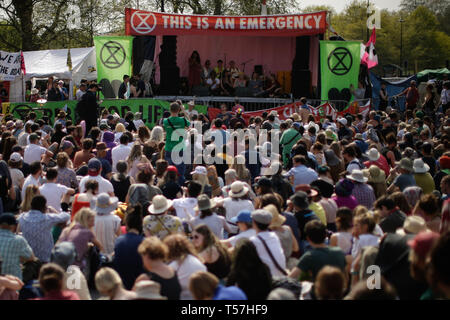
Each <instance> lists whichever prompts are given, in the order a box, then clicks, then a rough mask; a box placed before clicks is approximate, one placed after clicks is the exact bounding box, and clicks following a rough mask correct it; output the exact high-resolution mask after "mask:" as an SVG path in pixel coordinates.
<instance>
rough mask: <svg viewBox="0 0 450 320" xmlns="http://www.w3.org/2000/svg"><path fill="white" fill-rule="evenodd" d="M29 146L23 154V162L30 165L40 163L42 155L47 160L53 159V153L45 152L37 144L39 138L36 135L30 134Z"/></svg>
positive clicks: (44, 149)
mask: <svg viewBox="0 0 450 320" xmlns="http://www.w3.org/2000/svg"><path fill="white" fill-rule="evenodd" d="M29 138H30V144H29V145H28V146H27V147H26V148H25V153H24V157H23V161H24V162H26V163H28V164H31V163H32V162H34V161H41V158H42V155H45V156H46V157H48V158H51V157H53V152H51V151H50V150H47V149H46V148H44V147H41V146H40V145H39V144H38V143H39V137H38V135H37V134H35V133H32V134H30V137H29Z"/></svg>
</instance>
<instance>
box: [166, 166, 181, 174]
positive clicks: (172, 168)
mask: <svg viewBox="0 0 450 320" xmlns="http://www.w3.org/2000/svg"><path fill="white" fill-rule="evenodd" d="M167 171H172V172H175V173H176V174H178V169H177V167H175V166H168V167H167Z"/></svg>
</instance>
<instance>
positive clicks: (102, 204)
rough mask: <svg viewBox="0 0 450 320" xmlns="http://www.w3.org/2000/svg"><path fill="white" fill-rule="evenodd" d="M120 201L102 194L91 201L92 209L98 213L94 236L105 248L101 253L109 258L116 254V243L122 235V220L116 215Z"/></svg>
mask: <svg viewBox="0 0 450 320" xmlns="http://www.w3.org/2000/svg"><path fill="white" fill-rule="evenodd" d="M118 201H119V199H118V198H116V197H110V196H109V195H108V194H106V193H100V194H99V195H98V196H97V197H95V198H93V199H92V200H91V207H93V208H94V209H93V210H94V211H95V213H96V215H95V224H94V234H95V237H96V238H97V240H98V241H99V242H100V243H101V245H102V247H103V248H102V249H103V250H102V251H101V252H102V253H103V254H105V255H107V256H108V257H109V258H111V257H112V255H113V254H114V243H115V241H116V238H117V237H119V236H120V234H121V229H120V223H121V220H120V218H119V216H117V215H115V214H114V210H116V209H117V205H118Z"/></svg>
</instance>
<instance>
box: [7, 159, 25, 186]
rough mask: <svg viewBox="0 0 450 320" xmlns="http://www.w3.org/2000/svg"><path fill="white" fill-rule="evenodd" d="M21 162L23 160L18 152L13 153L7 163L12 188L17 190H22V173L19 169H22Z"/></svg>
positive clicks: (23, 178) (23, 179)
mask: <svg viewBox="0 0 450 320" xmlns="http://www.w3.org/2000/svg"><path fill="white" fill-rule="evenodd" d="M22 161H23V158H22V156H21V155H20V153H18V152H13V153H12V154H11V156H10V157H9V161H8V165H9V173H10V175H11V180H12V184H13V186H14V187H17V188H19V190H22V186H23V183H24V181H25V177H24V175H23V172H22V171H21V170H20V169H19V168H21V167H22Z"/></svg>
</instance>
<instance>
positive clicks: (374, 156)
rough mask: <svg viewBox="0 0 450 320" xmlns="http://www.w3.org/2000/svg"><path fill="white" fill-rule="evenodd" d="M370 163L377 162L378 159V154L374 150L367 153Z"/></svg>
mask: <svg viewBox="0 0 450 320" xmlns="http://www.w3.org/2000/svg"><path fill="white" fill-rule="evenodd" d="M366 155H367V157H368V158H369V160H370V161H377V160H378V159H379V158H380V152H379V151H378V150H377V149H376V148H372V149H370V150H369V151H368V152H367V154H366Z"/></svg>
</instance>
